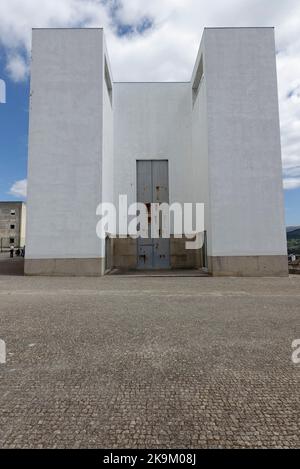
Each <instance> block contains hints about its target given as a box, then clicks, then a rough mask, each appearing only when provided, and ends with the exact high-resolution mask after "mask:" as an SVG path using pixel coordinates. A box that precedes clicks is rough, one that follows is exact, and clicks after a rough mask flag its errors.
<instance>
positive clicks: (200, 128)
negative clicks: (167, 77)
mask: <svg viewBox="0 0 300 469" xmlns="http://www.w3.org/2000/svg"><path fill="white" fill-rule="evenodd" d="M201 60H202V63H203V76H202V79H201V82H200V84H199V88H198V92H197V95H196V99H194V100H192V93H193V86H194V83H195V79H196V75H197V72H198V67H199V64H200V62H201ZM205 65H206V63H205V44H204V41H203V40H202V41H201V45H200V49H199V52H198V56H197V59H196V63H195V67H194V71H193V74H192V79H191V89H190V96H191V100H192V101H193V102H192V106H191V108H192V111H191V112H192V134H191V139H192V168H193V171H192V177H193V191H194V196H193V202H201V203H204V227H205V230H206V233H207V254H208V255H211V251H212V246H211V224H210V191H209V172H208V170H209V166H208V164H209V163H208V157H209V155H208V138H207V133H208V130H207V104H206V76H205V73H204V69H205Z"/></svg>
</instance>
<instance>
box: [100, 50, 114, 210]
mask: <svg viewBox="0 0 300 469" xmlns="http://www.w3.org/2000/svg"><path fill="white" fill-rule="evenodd" d="M104 60H106V63H107V67H108V70H109V75H110V79H111V85H112V91H111V98H110V96H109V91H108V87H107V84H106V82H105V66H103V153H102V201H103V202H113V200H114V174H113V170H114V155H113V152H114V129H113V122H114V112H113V108H114V85H113V76H112V71H111V67H110V63H109V57H108V53H107V49H106V45H105V41H104Z"/></svg>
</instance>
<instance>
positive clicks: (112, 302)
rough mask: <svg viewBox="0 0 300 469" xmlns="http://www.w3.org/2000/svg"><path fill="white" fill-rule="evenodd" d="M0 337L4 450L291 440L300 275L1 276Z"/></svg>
mask: <svg viewBox="0 0 300 469" xmlns="http://www.w3.org/2000/svg"><path fill="white" fill-rule="evenodd" d="M0 338H1V339H4V340H5V342H6V346H7V363H6V364H1V365H0V429H1V430H0V447H4V448H9V447H11V448H14V447H21V448H29V447H30V448H31V447H36V448H39V447H41V448H46V447H47V448H54V447H59V448H65V447H66V448H77V447H80V448H87V447H106V448H109V447H115V448H125V447H129V448H130V447H131V448H143V447H147V448H164V447H165V448H186V447H187V448H189V447H191V448H193V447H194V448H206V447H223V448H226V447H228V448H231V447H299V443H300V399H299V397H300V396H299V395H300V365H295V364H293V363H292V360H291V354H292V348H291V343H292V341H293V340H294V339H296V338H300V276H298V277H297V276H291V277H290V278H281V279H280V278H264V279H253V278H252V279H250V278H239V279H238V278H189V277H175V278H174V277H173V278H168V277H164V278H159V277H158V278H156V277H153V278H147V277H134V276H131V277H126V276H108V277H105V278H98V279H97V278H46V277H45V278H41V277H39V278H38V277H36V278H34V277H17V276H16V277H14V276H1V277H0Z"/></svg>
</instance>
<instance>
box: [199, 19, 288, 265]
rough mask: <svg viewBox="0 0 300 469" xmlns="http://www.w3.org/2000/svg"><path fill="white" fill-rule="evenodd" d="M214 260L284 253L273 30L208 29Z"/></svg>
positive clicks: (206, 49) (209, 131)
mask: <svg viewBox="0 0 300 469" xmlns="http://www.w3.org/2000/svg"><path fill="white" fill-rule="evenodd" d="M204 44H205V68H204V74H205V79H206V95H207V98H206V99H207V105H206V106H207V128H208V151H209V185H210V214H211V229H212V233H211V242H212V255H213V256H236V255H237V256H238V255H242V256H247V255H284V254H286V238H285V228H284V209H283V191H282V170H281V149H280V131H279V115H278V97H277V79H276V64H275V45H274V31H273V28H216V29H214V28H212V29H205V32H204Z"/></svg>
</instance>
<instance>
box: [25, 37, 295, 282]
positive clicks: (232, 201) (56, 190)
mask: <svg viewBox="0 0 300 469" xmlns="http://www.w3.org/2000/svg"><path fill="white" fill-rule="evenodd" d="M112 65H113V64H112ZM112 69H113V66H112ZM112 69H111V66H110V62H109V58H108V54H107V49H106V46H105V39H104V32H103V30H102V29H35V30H33V47H32V67H31V102H30V127H29V163H28V200H27V232H26V259H25V273H26V274H30V275H34V274H36V275H104V274H105V273H106V272H108V271H109V270H110V269H111V268H119V269H168V268H170V269H175V268H180V269H181V268H189V269H191V268H199V269H202V268H203V269H204V270H206V271H207V272H208V273H210V274H212V275H233V276H235V275H237V276H238V275H243V276H248V275H249V276H255V275H257V276H264V275H266V276H268V275H287V274H288V268H287V255H286V254H287V252H286V234H285V223H284V208H283V207H284V205H283V189H282V168H281V148H280V129H279V113H278V95H277V76H276V62H275V42H274V30H273V28H207V29H205V30H204V34H203V38H202V41H201V45H200V50H199V53H198V56H197V59H196V63H195V67H194V71H193V73H192V76H191V80H190V81H189V82H180V83H170V82H163V83H155V82H154V83H144V82H143V83H136V82H134V83H124V82H115V81H114V80H113V74H112ZM119 194H126V195H127V198H128V204H131V203H133V202H136V201H138V202H143V203H145V204H146V205H148V204H151V203H152V202H156V203H162V202H169V203H172V202H180V203H182V204H183V203H187V202H193V203H196V202H199V203H204V204H205V243H204V245H203V247H202V248H201V249H198V250H187V249H186V248H185V238H184V237H182V238H176V237H174V236H172V234H171V236H170V238H169V239H152V238H151V237H149V239H146V240H145V239H143V240H141V239H134V238H131V237H129V236H127V237H124V236H118V233H117V236H116V237H115V238H114V239H110V238H109V237H108V238H106V240H103V239H99V237H98V236H97V235H96V225H97V222H98V220H99V216H98V215H97V214H96V209H97V206H98V205H99V203H100V202H113V203H115V204H116V205H117V203H118V196H119Z"/></svg>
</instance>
